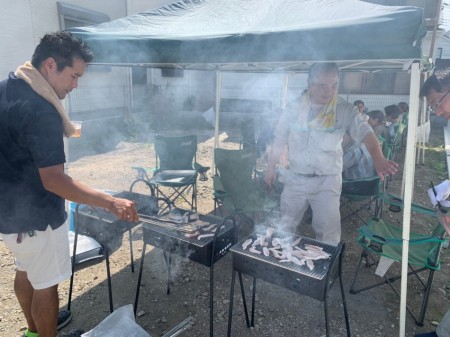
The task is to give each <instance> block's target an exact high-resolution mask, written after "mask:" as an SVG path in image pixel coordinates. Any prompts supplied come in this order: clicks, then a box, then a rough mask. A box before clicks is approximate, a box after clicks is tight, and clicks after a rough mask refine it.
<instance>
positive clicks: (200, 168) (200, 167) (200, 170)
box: [194, 162, 210, 181]
mask: <svg viewBox="0 0 450 337" xmlns="http://www.w3.org/2000/svg"><path fill="white" fill-rule="evenodd" d="M194 169H195V170H196V171H197V172H198V173H199V174H200V180H201V181H206V180H208V177H207V176H206V172H208V170H209V169H210V167H209V166H203V165H200V164H199V163H197V162H195V163H194Z"/></svg>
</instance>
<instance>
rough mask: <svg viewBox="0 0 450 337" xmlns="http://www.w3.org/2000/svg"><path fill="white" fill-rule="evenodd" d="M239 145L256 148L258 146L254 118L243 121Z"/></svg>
mask: <svg viewBox="0 0 450 337" xmlns="http://www.w3.org/2000/svg"><path fill="white" fill-rule="evenodd" d="M239 146H240V148H241V149H254V148H255V146H256V138H255V124H254V122H253V120H252V119H246V120H244V121H242V122H241V138H240V142H239Z"/></svg>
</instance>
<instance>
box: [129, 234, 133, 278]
mask: <svg viewBox="0 0 450 337" xmlns="http://www.w3.org/2000/svg"><path fill="white" fill-rule="evenodd" d="M128 236H129V237H130V257H131V272H132V273H134V258H133V239H132V237H131V228H130V229H129V230H128Z"/></svg>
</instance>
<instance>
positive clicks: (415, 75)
mask: <svg viewBox="0 0 450 337" xmlns="http://www.w3.org/2000/svg"><path fill="white" fill-rule="evenodd" d="M419 86H420V69H419V63H418V62H415V63H413V64H412V66H411V86H410V91H409V107H410V109H409V119H408V137H407V141H406V155H405V167H408V168H409V169H408V170H405V194H404V205H405V207H404V208H403V246H402V248H403V249H402V278H401V296H400V326H399V336H400V337H405V323H406V295H407V290H408V283H407V278H408V255H409V235H410V221H411V203H412V193H413V188H414V170H415V163H414V153H415V151H414V146H415V144H416V130H417V120H418V117H417V115H418V111H419Z"/></svg>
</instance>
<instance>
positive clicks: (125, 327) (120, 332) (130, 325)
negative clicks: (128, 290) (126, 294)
mask: <svg viewBox="0 0 450 337" xmlns="http://www.w3.org/2000/svg"><path fill="white" fill-rule="evenodd" d="M124 336H127V337H151V336H150V335H149V334H148V333H147V332H146V331H145V330H144V329H142V328H141V327H140V326H139V325H138V324H137V323H136V321H135V320H134V314H133V306H132V305H131V304H128V305H125V306H123V307H120V308H119V309H116V310H114V312H113V313H112V314H110V315H109V316H108V317H106V318H105V319H104V320H103V321H101V322H100V324H99V325H97V326H96V327H95V328H93V329H92V330H91V331H88V332H86V333H84V334H82V335H81V337H124Z"/></svg>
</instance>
